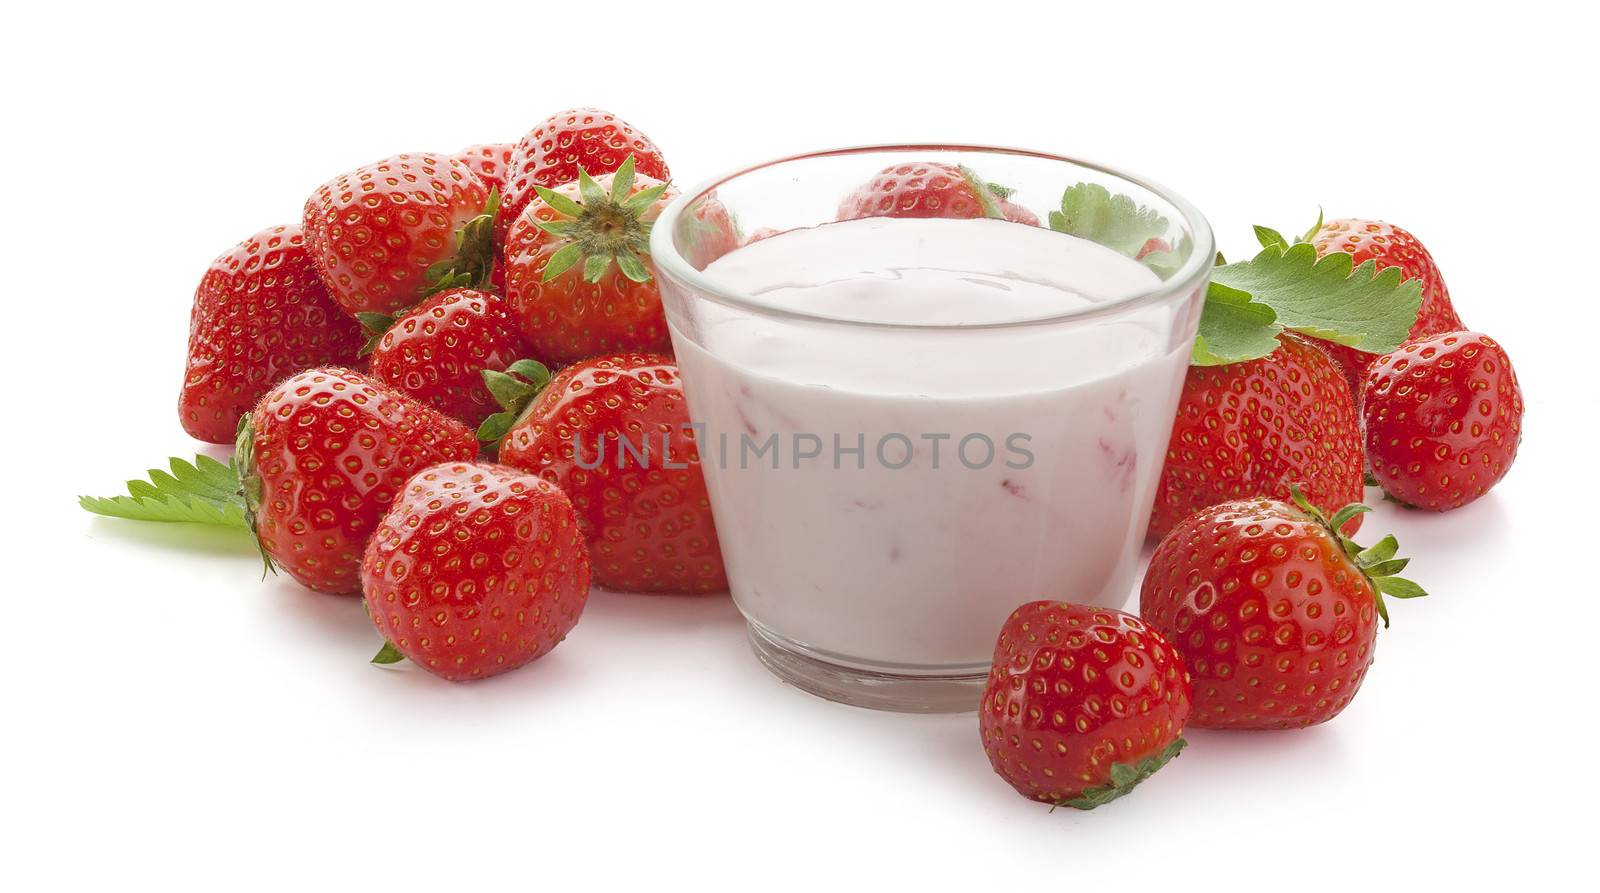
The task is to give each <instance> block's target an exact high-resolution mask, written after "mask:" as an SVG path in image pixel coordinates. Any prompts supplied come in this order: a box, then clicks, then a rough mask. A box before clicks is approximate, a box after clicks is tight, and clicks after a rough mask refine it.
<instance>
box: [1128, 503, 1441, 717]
mask: <svg viewBox="0 0 1600 893" xmlns="http://www.w3.org/2000/svg"><path fill="white" fill-rule="evenodd" d="M1290 496H1291V498H1292V499H1293V500H1294V505H1290V504H1287V503H1283V502H1277V501H1275V500H1271V499H1245V500H1238V501H1235V502H1227V503H1223V504H1222V505H1218V506H1213V507H1212V508H1209V509H1205V510H1203V511H1200V512H1196V513H1195V514H1193V515H1190V516H1189V517H1188V518H1186V519H1184V521H1183V522H1182V523H1181V524H1179V525H1178V526H1177V527H1175V528H1173V530H1172V532H1171V533H1169V534H1167V536H1166V538H1165V539H1163V540H1162V541H1161V544H1160V545H1159V546H1157V547H1156V551H1155V554H1154V555H1153V556H1152V557H1151V559H1150V567H1149V569H1148V571H1146V573H1145V578H1144V584H1143V586H1142V588H1141V589H1140V592H1139V615H1140V616H1141V617H1143V618H1144V620H1145V622H1146V623H1148V624H1150V626H1151V627H1152V628H1153V629H1156V630H1158V631H1159V632H1160V633H1161V634H1162V635H1164V636H1166V637H1167V638H1168V639H1170V640H1171V641H1172V643H1173V644H1174V645H1175V646H1177V648H1178V650H1179V651H1181V652H1183V657H1184V661H1185V663H1186V664H1187V665H1188V667H1189V672H1190V673H1191V674H1192V675H1193V677H1194V716H1193V717H1192V718H1191V722H1192V724H1193V725H1195V726H1196V727H1198V728H1209V729H1287V728H1301V727H1304V726H1310V725H1315V724H1317V723H1320V722H1326V721H1327V720H1330V719H1332V718H1333V717H1334V716H1336V715H1338V713H1339V711H1341V710H1343V709H1344V708H1345V705H1347V704H1349V703H1350V699H1351V698H1354V697H1355V694H1356V691H1357V690H1358V689H1359V688H1360V687H1361V681H1362V678H1363V677H1364V676H1365V675H1366V672H1367V667H1369V666H1370V665H1371V664H1372V652H1373V646H1374V644H1375V643H1376V639H1377V634H1378V619H1379V618H1381V619H1382V620H1383V622H1384V623H1385V624H1388V622H1389V612H1388V610H1387V608H1386V607H1385V606H1384V602H1383V596H1384V594H1388V595H1392V596H1395V597H1396V598H1415V597H1417V596H1421V595H1425V594H1426V593H1424V592H1423V591H1422V589H1421V587H1419V586H1417V584H1415V583H1412V582H1411V581H1409V580H1405V579H1402V578H1399V577H1396V576H1394V574H1396V573H1399V572H1400V570H1401V569H1403V568H1404V567H1405V566H1406V562H1407V559H1404V558H1395V557H1394V556H1395V552H1396V550H1397V549H1398V544H1397V543H1396V542H1395V538H1394V537H1392V536H1388V537H1384V538H1383V540H1382V541H1380V542H1379V543H1378V544H1377V545H1375V546H1373V547H1372V548H1370V549H1363V548H1361V547H1360V546H1358V545H1356V544H1355V543H1353V542H1351V541H1350V540H1349V539H1348V538H1347V537H1345V536H1344V535H1343V534H1341V533H1339V529H1340V528H1341V527H1342V526H1343V525H1344V523H1345V521H1346V520H1348V519H1349V518H1352V517H1355V516H1356V515H1357V514H1359V513H1361V512H1364V511H1367V507H1366V506H1364V505H1361V504H1359V503H1353V504H1351V505H1347V506H1345V507H1344V508H1343V509H1341V510H1340V511H1339V512H1338V514H1336V515H1334V516H1333V518H1332V519H1329V518H1327V517H1325V516H1324V515H1323V514H1322V512H1320V511H1319V510H1317V509H1316V508H1314V507H1313V506H1312V505H1311V503H1310V502H1308V501H1307V500H1306V497H1305V494H1303V493H1301V492H1300V489H1299V488H1298V487H1294V488H1291V490H1290Z"/></svg>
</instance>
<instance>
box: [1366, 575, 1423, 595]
mask: <svg viewBox="0 0 1600 893" xmlns="http://www.w3.org/2000/svg"><path fill="white" fill-rule="evenodd" d="M1377 584H1378V590H1379V591H1380V592H1382V593H1383V594H1384V595H1392V596H1394V597H1395V598H1422V597H1423V596H1425V595H1427V594H1428V593H1427V591H1426V590H1424V589H1423V588H1422V587H1421V586H1418V585H1417V584H1415V583H1413V582H1411V581H1410V580H1407V579H1406V578H1405V577H1379V578H1378V579H1377Z"/></svg>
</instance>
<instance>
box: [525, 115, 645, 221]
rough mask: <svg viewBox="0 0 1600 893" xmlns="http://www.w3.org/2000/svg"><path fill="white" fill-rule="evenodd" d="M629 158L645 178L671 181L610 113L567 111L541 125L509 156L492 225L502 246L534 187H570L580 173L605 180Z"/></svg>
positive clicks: (640, 137)
mask: <svg viewBox="0 0 1600 893" xmlns="http://www.w3.org/2000/svg"><path fill="white" fill-rule="evenodd" d="M630 157H631V158H632V159H633V163H634V166H635V168H636V169H637V170H638V172H639V173H641V174H644V175H645V176H646V177H651V178H654V179H656V180H662V181H665V180H668V179H670V178H671V177H672V172H671V171H669V170H668V169H667V162H666V160H665V159H663V158H662V157H661V150H660V149H657V148H656V145H655V143H652V142H651V141H650V138H649V137H647V136H645V135H644V134H642V133H640V132H639V131H637V130H634V129H633V128H632V127H631V126H629V124H628V122H626V121H624V120H622V119H621V118H618V117H617V116H616V115H613V114H611V113H610V112H606V111H601V110H600V109H589V108H583V109H568V110H567V111H564V112H559V113H557V114H554V115H551V116H550V117H548V118H546V119H544V120H543V121H541V122H540V123H539V126H537V127H535V128H533V129H532V130H530V131H528V133H527V135H526V136H524V137H523V138H522V140H521V141H519V142H518V143H517V147H516V149H514V150H512V153H511V163H510V165H509V173H508V174H507V175H506V187H505V201H504V202H503V203H502V204H501V206H500V220H499V224H498V225H497V231H498V232H499V234H500V236H501V239H502V241H504V239H505V237H507V236H508V234H509V233H510V230H511V227H512V225H513V224H514V223H515V222H516V220H517V218H518V217H521V216H522V209H523V208H526V207H527V206H528V204H529V202H532V201H533V198H534V194H535V188H536V187H539V186H543V187H545V188H547V189H554V188H556V187H557V186H561V185H563V184H566V183H571V182H572V181H574V180H576V179H578V170H579V169H580V168H581V169H583V170H586V171H588V172H589V175H590V176H595V177H597V176H599V175H601V174H609V173H612V172H613V171H616V170H617V169H618V168H620V167H622V163H623V162H624V161H626V160H628V159H629V158H630Z"/></svg>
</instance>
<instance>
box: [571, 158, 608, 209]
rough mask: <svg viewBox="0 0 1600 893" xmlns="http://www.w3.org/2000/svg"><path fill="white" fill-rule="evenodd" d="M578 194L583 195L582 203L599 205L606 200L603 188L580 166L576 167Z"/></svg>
mask: <svg viewBox="0 0 1600 893" xmlns="http://www.w3.org/2000/svg"><path fill="white" fill-rule="evenodd" d="M578 195H580V196H582V197H583V203H584V204H586V205H599V204H603V203H604V202H605V200H606V193H605V190H603V189H601V188H600V184H599V183H596V182H595V181H594V178H593V177H591V176H589V172H588V171H586V170H584V169H583V168H581V167H580V168H578Z"/></svg>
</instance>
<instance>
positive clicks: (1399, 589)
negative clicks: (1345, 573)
mask: <svg viewBox="0 0 1600 893" xmlns="http://www.w3.org/2000/svg"><path fill="white" fill-rule="evenodd" d="M1289 498H1290V499H1292V500H1294V504H1295V505H1296V506H1298V507H1299V508H1300V510H1301V511H1302V512H1305V513H1306V514H1307V515H1310V516H1311V518H1312V520H1314V521H1316V522H1317V523H1318V524H1320V525H1322V528H1323V529H1324V530H1326V531H1327V532H1328V535H1329V536H1331V537H1333V539H1334V542H1336V543H1338V544H1339V548H1340V549H1342V550H1344V554H1345V556H1346V557H1347V558H1349V559H1350V561H1351V563H1352V564H1354V565H1355V566H1356V568H1357V569H1358V570H1360V571H1361V575H1362V576H1364V577H1366V579H1367V583H1368V584H1370V585H1371V586H1372V596H1373V599H1374V600H1375V601H1376V602H1377V604H1378V616H1379V617H1381V618H1383V625H1384V626H1385V627H1387V626H1388V625H1389V606H1388V605H1386V604H1385V603H1384V601H1383V597H1384V596H1385V595H1392V596H1394V597H1395V598H1421V597H1423V596H1425V595H1427V594H1428V593H1427V591H1426V590H1424V589H1423V588H1422V587H1421V586H1418V585H1417V584H1416V583H1414V582H1412V581H1411V580H1408V579H1406V578H1404V577H1399V576H1396V574H1398V573H1400V572H1401V571H1402V570H1405V567H1406V565H1407V564H1409V563H1411V559H1409V558H1396V557H1395V553H1397V552H1398V551H1399V550H1400V541H1399V540H1397V539H1395V538H1394V534H1392V533H1391V534H1389V535H1388V536H1385V537H1384V538H1383V539H1381V540H1378V541H1377V542H1376V543H1374V544H1373V545H1371V546H1366V547H1363V546H1362V545H1361V544H1360V543H1358V542H1356V541H1355V540H1353V539H1351V538H1350V537H1348V536H1345V535H1344V534H1343V533H1341V532H1340V529H1341V528H1343V527H1344V525H1345V523H1346V522H1348V521H1349V520H1350V519H1351V518H1354V517H1355V516H1356V515H1359V514H1361V513H1363V512H1370V511H1372V509H1371V508H1370V507H1369V506H1365V505H1362V504H1361V503H1359V502H1352V503H1350V504H1349V505H1347V506H1345V507H1344V508H1342V509H1339V510H1338V511H1337V512H1335V513H1334V514H1333V517H1331V518H1329V517H1327V516H1326V515H1324V514H1323V513H1322V510H1321V509H1318V508H1317V507H1316V506H1314V505H1312V504H1311V500H1309V499H1307V498H1306V494H1305V491H1303V490H1302V489H1301V488H1300V485H1298V484H1290V485H1289Z"/></svg>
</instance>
